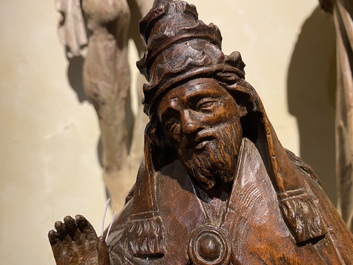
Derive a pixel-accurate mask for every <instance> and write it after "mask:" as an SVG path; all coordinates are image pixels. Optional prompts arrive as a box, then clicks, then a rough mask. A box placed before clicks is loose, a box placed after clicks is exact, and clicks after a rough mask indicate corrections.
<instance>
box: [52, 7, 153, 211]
mask: <svg viewBox="0 0 353 265" xmlns="http://www.w3.org/2000/svg"><path fill="white" fill-rule="evenodd" d="M81 3H82V6H81ZM150 6H151V1H139V0H130V1H126V0H113V1H105V0H104V1H100V0H84V1H79V0H56V7H57V9H58V10H59V11H60V12H61V13H62V15H63V17H62V21H61V23H60V26H59V36H60V39H61V40H62V42H63V44H64V45H65V47H66V54H67V56H68V58H69V59H71V58H73V57H77V56H82V57H83V58H84V62H83V69H82V71H83V73H78V74H83V84H84V91H85V94H86V96H87V97H88V99H89V101H90V102H91V103H92V104H93V106H94V107H95V109H96V111H97V115H98V119H99V124H100V129H101V144H102V150H101V151H102V153H101V154H99V155H100V156H101V161H102V166H103V179H104V182H105V184H106V187H107V190H108V193H109V195H108V196H109V197H110V198H111V206H112V209H113V210H119V209H120V208H121V206H122V203H123V202H124V198H125V196H126V193H125V192H124V191H127V190H128V189H129V187H131V185H132V183H133V181H134V176H133V174H134V172H136V171H137V168H138V165H139V163H140V161H141V159H142V157H141V156H142V153H143V152H142V150H143V148H142V141H143V137H142V135H143V124H144V123H145V122H144V120H145V116H144V115H143V113H142V109H141V105H140V104H138V106H139V108H138V111H137V113H136V114H135V115H134V114H133V112H132V111H131V100H133V99H131V97H130V95H129V93H130V83H131V82H130V69H129V61H128V40H129V39H130V38H133V39H134V41H135V43H136V48H137V49H138V53H139V54H140V55H141V53H142V52H143V50H144V45H143V43H142V41H141V39H140V38H139V37H136V32H134V31H136V30H137V21H138V20H139V19H140V18H141V17H142V15H143V14H144V12H147V9H148V8H149V7H150ZM131 21H132V23H130V22H131ZM141 81H142V79H141V78H139V82H138V86H141ZM132 89H135V88H132ZM139 91H140V90H139ZM138 95H139V96H138V101H139V102H140V101H141V92H139V93H138Z"/></svg>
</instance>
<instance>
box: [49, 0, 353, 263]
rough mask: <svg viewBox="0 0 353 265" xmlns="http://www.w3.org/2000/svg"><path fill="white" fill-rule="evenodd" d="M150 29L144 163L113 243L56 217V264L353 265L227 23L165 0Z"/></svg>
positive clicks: (329, 209)
mask: <svg viewBox="0 0 353 265" xmlns="http://www.w3.org/2000/svg"><path fill="white" fill-rule="evenodd" d="M140 30H141V34H142V35H143V36H144V38H145V41H146V43H147V52H146V53H145V55H144V57H143V58H142V59H141V60H140V61H139V62H138V67H139V69H140V71H141V72H142V73H143V74H144V75H145V76H146V78H147V79H148V80H149V84H146V85H144V88H143V90H144V107H145V112H146V114H147V115H148V116H149V118H150V121H149V123H148V125H147V127H146V130H145V147H144V148H145V161H144V163H143V164H142V165H141V167H140V170H139V172H138V175H137V180H136V183H135V186H134V187H133V189H132V190H131V192H130V194H129V196H128V198H127V199H126V204H125V208H124V209H123V210H122V212H121V213H120V215H119V217H118V218H117V219H116V220H115V221H114V223H113V225H112V228H111V230H110V232H109V233H108V232H106V234H107V235H106V236H107V241H106V242H105V241H104V239H103V237H99V238H98V237H97V235H96V233H95V231H94V229H93V228H92V226H91V225H90V224H89V223H88V221H87V220H86V219H85V218H84V217H82V216H76V219H73V218H72V217H69V216H68V217H66V218H65V219H64V222H57V223H56V224H55V228H56V231H54V230H51V231H50V232H49V239H50V242H51V245H52V248H53V252H54V256H55V259H56V262H57V264H104V265H106V264H114V265H116V264H197V265H205V264H210V265H211V264H212V265H215V264H224V265H226V264H233V265H235V264H246V265H248V264H252V265H253V264H353V237H352V234H351V233H350V232H349V230H348V228H347V227H346V226H345V224H344V222H343V221H342V219H341V217H340V216H339V214H338V213H337V212H336V210H335V208H334V206H333V205H332V204H331V203H330V201H329V199H328V198H327V196H326V195H325V193H324V191H323V190H322V187H321V185H320V181H319V179H318V177H317V176H316V175H315V173H314V172H313V171H312V170H311V168H310V167H309V166H307V165H306V164H305V163H304V162H302V161H301V160H300V159H299V158H298V157H296V156H295V155H294V154H293V153H291V152H290V151H288V150H286V149H285V148H283V147H282V145H281V144H280V142H279V140H278V138H277V136H276V134H275V132H274V130H273V128H272V126H271V124H270V122H269V120H268V118H267V116H266V112H265V110H264V107H263V105H262V102H261V100H260V98H259V96H258V94H257V93H256V91H255V90H254V88H253V87H252V86H251V85H250V84H249V83H248V82H247V81H245V79H244V66H245V64H244V63H243V61H242V58H241V56H240V54H239V53H238V52H233V53H232V54H230V55H229V56H227V55H224V54H223V53H222V51H221V34H220V32H219V30H218V28H217V27H216V26H214V25H213V24H210V25H205V24H204V23H203V22H202V21H200V20H198V16H197V12H196V9H195V7H194V6H193V5H189V4H187V3H186V2H182V1H175V2H174V1H158V0H157V1H156V2H155V4H154V7H153V8H152V10H151V11H150V12H149V13H148V14H147V15H146V16H145V18H144V19H143V20H142V21H141V22H140Z"/></svg>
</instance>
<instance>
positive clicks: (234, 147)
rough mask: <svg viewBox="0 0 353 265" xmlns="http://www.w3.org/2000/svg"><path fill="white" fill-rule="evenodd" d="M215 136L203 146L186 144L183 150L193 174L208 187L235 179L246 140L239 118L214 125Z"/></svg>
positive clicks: (182, 158)
mask: <svg viewBox="0 0 353 265" xmlns="http://www.w3.org/2000/svg"><path fill="white" fill-rule="evenodd" d="M212 137H213V139H212V140H211V141H210V142H208V143H207V144H206V146H205V147H204V148H203V149H202V150H196V149H194V148H185V149H184V150H182V151H181V152H180V153H179V158H180V159H181V161H182V163H183V165H184V166H185V167H186V169H187V170H188V172H189V174H190V175H191V176H192V177H193V178H194V179H195V180H196V181H197V182H198V183H199V184H200V185H201V186H202V187H203V188H204V189H206V190H209V189H211V188H213V187H214V186H215V185H216V184H220V183H230V182H233V180H234V177H235V171H236V166H237V157H238V152H239V148H240V144H241V140H242V130H241V127H240V125H239V121H235V122H230V123H227V124H222V125H219V126H217V127H214V128H213V129H212Z"/></svg>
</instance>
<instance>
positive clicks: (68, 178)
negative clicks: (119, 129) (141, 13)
mask: <svg viewBox="0 0 353 265" xmlns="http://www.w3.org/2000/svg"><path fill="white" fill-rule="evenodd" d="M190 2H191V3H194V4H195V5H196V6H197V7H198V11H199V14H200V18H201V19H202V20H204V21H205V22H206V23H210V22H214V23H215V24H216V25H218V26H219V28H220V29H221V31H222V33H223V37H224V42H223V43H224V51H225V53H227V54H229V53H230V52H231V51H233V50H239V51H241V53H242V55H243V59H244V61H245V62H246V64H247V68H246V72H247V80H248V81H249V82H250V83H251V84H252V85H253V86H254V87H255V88H256V89H257V90H258V92H259V94H260V95H261V96H262V99H263V101H264V104H265V107H266V109H267V111H268V115H269V117H270V119H271V121H272V123H273V125H274V127H275V129H276V130H277V133H278V135H279V137H280V139H281V140H282V142H283V144H284V146H286V147H288V148H289V149H291V150H292V151H294V152H295V153H296V154H299V152H300V151H301V150H300V149H301V148H300V147H301V142H300V141H301V139H300V135H299V132H300V128H298V122H297V118H296V117H295V116H293V115H292V114H294V115H295V114H296V111H291V113H292V114H290V113H289V107H288V106H290V104H291V101H289V105H288V99H287V94H288V91H289V90H288V86H289V85H290V84H298V85H299V86H301V84H302V83H300V82H297V83H296V82H295V81H296V80H297V81H298V80H299V79H301V77H303V76H304V77H305V74H304V73H303V74H301V75H299V76H296V75H295V74H291V71H292V70H291V69H299V70H300V69H305V73H308V72H309V77H310V69H307V68H308V65H307V64H306V63H305V60H303V62H304V64H303V66H301V65H300V62H301V61H300V60H299V62H297V61H295V62H293V60H294V59H295V58H297V57H293V55H295V54H299V55H300V56H301V57H300V58H304V59H305V58H308V60H310V58H309V57H310V54H311V52H310V50H309V53H308V54H307V52H308V51H306V50H305V45H304V48H303V51H302V50H300V49H301V47H299V48H300V49H299V48H298V43H299V42H297V40H299V39H300V36H303V35H301V30H302V26H303V25H305V24H306V23H307V22H308V20H310V18H313V13H314V10H315V8H316V7H317V5H318V3H317V2H318V1H316V0H310V1H307V0H296V1H294V0H290V1H278V0H270V1H262V0H252V1H240V0H220V1H211V0H208V1H205V0H192V1H190ZM316 14H318V13H316ZM320 14H321V13H320ZM321 16H322V19H324V20H325V19H326V20H325V21H328V22H327V23H329V20H328V19H327V18H326V17H325V15H323V14H321ZM58 18H59V15H58V14H57V12H56V11H55V9H54V1H40V0H33V1H25V0H18V1H1V2H0V33H1V35H0V36H1V37H0V38H1V41H0V73H1V74H0V92H1V96H0V121H1V131H0V136H1V137H0V146H1V148H0V169H1V171H0V264H6V265H19V264H37V265H44V264H54V259H53V258H52V255H51V249H50V246H49V242H48V240H47V232H48V230H49V229H51V228H52V227H53V224H54V221H56V220H61V219H62V218H63V217H64V216H65V215H67V214H70V215H75V214H76V213H81V214H84V215H85V216H86V217H87V218H88V219H89V220H90V221H91V222H92V223H93V225H94V226H95V227H96V228H97V230H100V221H101V218H102V214H103V210H104V204H105V189H104V186H103V183H102V181H101V169H100V164H99V161H98V155H97V145H98V141H99V135H100V133H99V128H98V122H97V119H96V114H95V112H94V110H93V108H92V106H91V105H90V104H89V103H88V102H87V101H80V97H79V96H78V94H77V93H76V91H74V90H73V89H72V88H71V86H70V84H69V81H68V69H67V67H68V63H67V60H66V58H65V55H64V50H63V47H62V46H61V45H60V43H59V41H58V37H57V31H56V28H57V23H58ZM309 22H310V21H309ZM315 23H316V22H315ZM315 23H313V24H315ZM310 25H312V23H311V24H310ZM310 25H309V26H310ZM315 25H316V24H315ZM309 32H311V31H309ZM313 32H315V31H313ZM305 40H306V42H308V43H310V42H309V41H308V36H306V38H305ZM306 42H305V43H306ZM305 43H304V44H305ZM318 43H320V45H321V46H322V45H323V46H325V45H326V43H325V42H324V41H322V42H320V41H318ZM299 44H300V43H299ZM320 45H318V48H317V49H320V47H321V46H320ZM330 47H331V46H330ZM298 49H299V51H298ZM330 49H331V50H332V47H331V48H330ZM313 50H314V51H315V49H313ZM331 50H330V51H331ZM325 52H326V50H325V49H324V50H323V52H322V54H325ZM333 52H334V50H333ZM319 55H320V54H319ZM306 56H307V57H306ZM330 56H331V57H332V51H331V53H329V54H327V56H326V57H325V56H323V57H324V58H327V59H326V60H324V63H322V64H320V65H316V66H315V63H314V64H310V67H309V68H315V67H319V68H320V67H321V68H323V70H322V72H320V73H325V71H329V70H330V69H331V72H333V73H334V69H333V70H332V58H331V57H330ZM318 57H319V56H318ZM325 63H326V64H325ZM303 67H304V68H303ZM330 67H331V68H330ZM321 68H320V69H321ZM289 75H292V76H293V77H292V78H293V79H291V78H289V77H290V76H289ZM318 75H319V74H318ZM307 78H308V77H307ZM321 79H323V80H324V81H318V82H319V83H318V85H319V90H317V89H314V90H313V91H314V94H313V98H314V99H315V98H317V97H320V96H321V97H323V99H322V101H323V102H324V103H323V106H324V107H323V109H324V111H322V112H321V116H322V117H323V120H322V121H321V122H320V124H321V125H322V124H326V123H325V119H326V118H327V117H328V116H330V117H331V116H332V109H333V107H332V94H330V93H327V91H328V90H329V88H328V87H327V84H328V83H330V84H332V81H330V80H328V77H327V76H322V78H321ZM291 80H292V81H291ZM293 80H294V81H293ZM289 81H290V82H289ZM299 81H300V80H299ZM304 81H305V80H304ZM309 81H310V80H309ZM320 82H321V83H320ZM322 82H323V83H322ZM333 83H334V82H333ZM304 84H307V82H304ZM310 84H311V83H310ZM312 84H315V82H313V83H312ZM313 86H314V85H313ZM325 86H326V87H325ZM301 87H302V86H301ZM320 89H322V91H323V92H322V93H318V94H315V93H317V92H315V91H320ZM294 90H295V89H294ZM309 90H310V87H309V88H308V93H311V92H310V91H309ZM295 91H296V90H295ZM291 93H293V92H291ZM304 94H305V93H304ZM321 94H323V95H321ZM294 96H295V97H298V100H297V101H294V103H295V104H294V103H293V104H294V105H295V106H298V105H300V103H298V102H300V101H301V100H303V102H306V101H305V99H304V98H303V99H302V98H300V97H302V96H303V94H296V92H294ZM330 97H331V98H330ZM330 100H331V101H330ZM325 102H326V103H325ZM305 104H306V105H309V106H310V105H312V107H313V108H315V104H316V102H315V100H313V101H312V103H309V104H308V103H307V102H306V103H305ZM293 109H294V110H296V109H297V108H296V107H294V108H293ZM299 109H300V108H299ZM325 111H327V113H326V112H325ZM302 116H305V115H302ZM331 118H332V117H331ZM331 120H332V119H331ZM331 123H332V122H331ZM331 123H330V122H328V125H327V126H328V128H330V126H331V125H332V126H333V124H331ZM314 124H315V121H314ZM309 125H310V124H309ZM309 125H307V126H303V128H304V129H305V128H309V127H310V126H309ZM308 126H309V127H308ZM316 127H318V126H316ZM328 130H329V129H328ZM332 130H333V129H332ZM314 133H316V132H314ZM316 135H317V137H316V138H318V139H319V140H320V139H321V138H320V137H323V139H321V140H320V141H321V142H322V144H323V145H326V144H329V145H330V146H331V145H332V144H331V143H332V142H333V140H334V139H332V137H331V136H332V135H331V136H329V138H327V137H326V136H325V135H326V134H325V132H324V133H320V132H317V133H316ZM330 137H331V138H330ZM305 146H307V145H305ZM315 151H316V149H315V148H314V150H309V151H307V153H308V154H310V152H312V153H313V154H314V155H313V156H314V157H324V159H325V157H326V156H325V155H323V154H322V153H320V152H317V153H315ZM320 161H322V162H320ZM320 163H321V164H322V165H321V166H322V167H320ZM327 164H328V163H326V162H325V160H319V162H318V165H319V166H318V168H321V169H319V170H321V171H323V172H325V171H327V170H328V169H327V168H326V167H325V166H326V165H327ZM328 165H329V166H330V167H331V168H330V170H331V171H330V172H334V171H333V169H332V165H333V164H332V163H331V164H328ZM314 169H317V168H314ZM328 183H331V184H326V186H327V187H329V186H331V190H332V191H331V195H332V194H334V180H333V182H328ZM332 183H333V184H332ZM98 233H99V232H98Z"/></svg>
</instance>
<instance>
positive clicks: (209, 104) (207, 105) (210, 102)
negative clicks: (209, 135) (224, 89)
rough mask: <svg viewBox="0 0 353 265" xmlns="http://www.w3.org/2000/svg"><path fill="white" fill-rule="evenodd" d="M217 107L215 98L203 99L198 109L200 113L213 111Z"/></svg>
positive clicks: (198, 104)
mask: <svg viewBox="0 0 353 265" xmlns="http://www.w3.org/2000/svg"><path fill="white" fill-rule="evenodd" d="M216 106H217V100H216V99H215V98H210V97H208V98H203V99H201V100H200V101H199V102H198V103H197V105H196V108H197V109H198V110H200V111H212V110H213V109H214V108H215V107H216Z"/></svg>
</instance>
